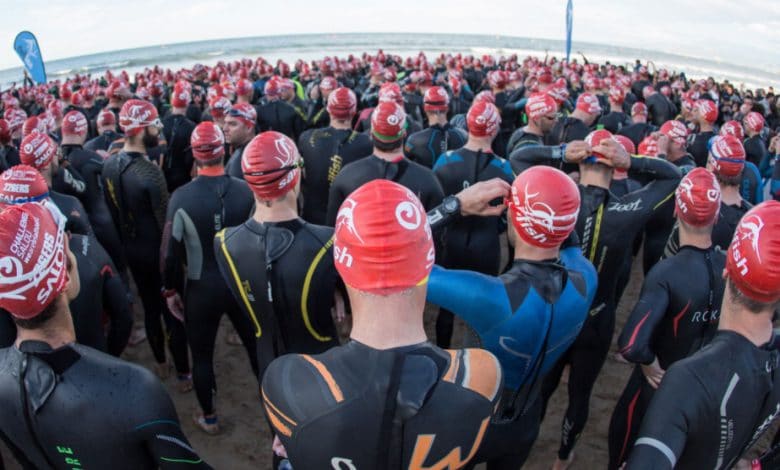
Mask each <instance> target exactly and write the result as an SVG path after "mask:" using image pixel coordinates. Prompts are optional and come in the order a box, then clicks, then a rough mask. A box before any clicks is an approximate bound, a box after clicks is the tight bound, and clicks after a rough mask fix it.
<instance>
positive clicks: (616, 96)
mask: <svg viewBox="0 0 780 470" xmlns="http://www.w3.org/2000/svg"><path fill="white" fill-rule="evenodd" d="M625 99H626V94H625V93H624V92H623V90H622V89H620V88H617V87H612V88H610V89H609V100H610V101H612V102H614V103H615V104H623V101H625Z"/></svg>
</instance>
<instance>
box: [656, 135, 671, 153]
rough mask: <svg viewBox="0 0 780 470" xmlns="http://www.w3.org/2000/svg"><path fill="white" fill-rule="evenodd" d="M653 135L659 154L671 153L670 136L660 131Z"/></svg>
mask: <svg viewBox="0 0 780 470" xmlns="http://www.w3.org/2000/svg"><path fill="white" fill-rule="evenodd" d="M653 137H654V138H655V141H656V145H657V146H658V155H669V147H670V146H671V144H672V141H671V140H669V137H667V136H666V135H665V134H661V133H660V132H655V133H653Z"/></svg>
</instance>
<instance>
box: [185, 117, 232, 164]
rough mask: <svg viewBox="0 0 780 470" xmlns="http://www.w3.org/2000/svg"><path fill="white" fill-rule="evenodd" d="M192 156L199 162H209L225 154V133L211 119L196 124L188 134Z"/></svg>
mask: <svg viewBox="0 0 780 470" xmlns="http://www.w3.org/2000/svg"><path fill="white" fill-rule="evenodd" d="M190 145H191V146H192V156H193V157H194V158H195V159H196V160H198V161H200V162H210V161H212V160H217V159H221V158H222V157H224V156H225V135H224V134H223V133H222V129H220V128H219V126H217V125H216V124H214V123H213V122H211V121H203V122H201V123H200V124H198V125H197V126H196V127H195V129H193V131H192V135H190Z"/></svg>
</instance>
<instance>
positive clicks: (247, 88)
mask: <svg viewBox="0 0 780 470" xmlns="http://www.w3.org/2000/svg"><path fill="white" fill-rule="evenodd" d="M254 94H255V87H254V86H253V85H252V82H250V81H249V80H247V79H245V78H242V79H241V80H239V81H238V82H237V83H236V95H238V96H248V97H249V98H251V97H252V96H253V95H254Z"/></svg>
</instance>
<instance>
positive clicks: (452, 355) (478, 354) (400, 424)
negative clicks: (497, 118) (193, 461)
mask: <svg viewBox="0 0 780 470" xmlns="http://www.w3.org/2000/svg"><path fill="white" fill-rule="evenodd" d="M500 387H501V370H500V367H499V365H498V361H497V360H496V358H495V357H494V356H493V355H492V354H490V353H489V352H487V351H484V350H481V349H465V350H456V351H446V350H442V349H439V348H437V347H434V346H432V345H431V344H429V343H420V344H416V345H411V346H405V347H399V348H392V349H385V350H378V349H374V348H371V347H368V346H366V345H364V344H361V343H358V342H356V341H351V342H349V343H348V344H346V345H344V346H341V347H337V348H333V349H331V350H330V351H328V352H326V353H324V354H320V355H317V356H308V355H297V354H295V355H287V356H283V357H280V358H279V359H277V360H276V361H274V362H273V363H272V364H271V366H270V367H269V368H268V373H267V374H266V376H265V379H264V380H263V388H262V394H263V405H264V409H265V413H266V417H267V418H268V420H269V422H270V423H271V425H272V427H273V428H274V430H275V432H276V435H277V436H279V439H280V440H281V441H282V444H284V447H285V449H286V450H287V454H288V456H289V459H290V462H291V463H292V465H293V467H294V468H301V469H309V468H311V469H314V468H330V467H333V468H344V469H346V468H349V469H356V468H360V469H364V468H365V469H368V468H370V469H376V470H381V469H391V468H393V469H397V468H408V469H422V468H438V469H444V468H450V469H454V468H462V467H463V466H464V465H466V463H468V461H469V460H470V459H471V458H472V457H473V456H474V455H475V453H476V452H477V449H478V448H479V446H480V443H481V442H482V439H483V437H484V436H485V432H486V430H487V427H488V423H489V421H490V417H491V414H492V412H493V407H494V406H495V405H496V401H497V399H498V395H499V390H500ZM292 390H295V393H291V391H292ZM455 410H457V411H456V413H457V419H453V418H455V415H453V413H454V412H455Z"/></svg>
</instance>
